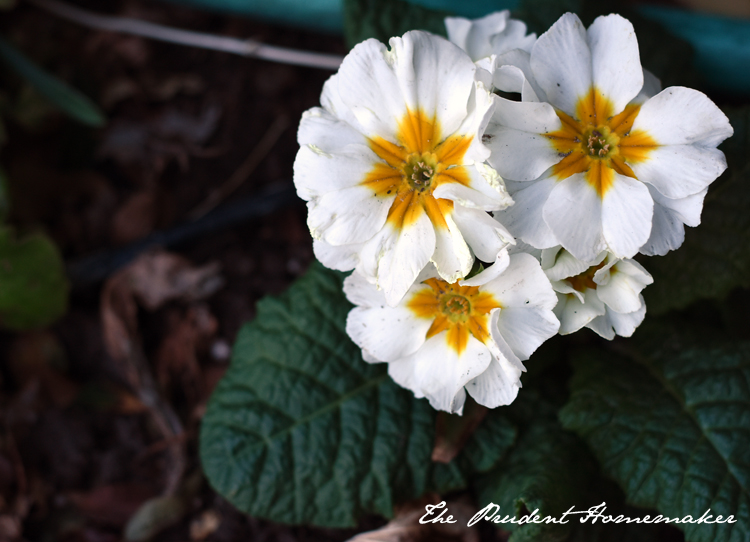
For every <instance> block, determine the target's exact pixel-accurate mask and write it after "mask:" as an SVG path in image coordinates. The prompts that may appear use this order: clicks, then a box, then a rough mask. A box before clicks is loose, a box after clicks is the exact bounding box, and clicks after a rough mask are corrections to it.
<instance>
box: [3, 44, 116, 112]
mask: <svg viewBox="0 0 750 542" xmlns="http://www.w3.org/2000/svg"><path fill="white" fill-rule="evenodd" d="M0 59H2V60H3V61H4V62H5V63H6V64H7V65H8V66H10V67H11V68H12V69H13V70H14V71H16V72H17V73H18V74H19V75H20V76H21V77H23V78H24V79H26V80H27V81H28V82H29V83H31V85H33V86H34V88H36V90H37V91H39V93H40V94H42V95H43V96H44V97H46V98H47V99H48V100H49V101H50V102H52V103H53V104H54V105H55V106H57V107H58V108H59V109H60V110H61V111H63V112H65V113H66V114H67V115H69V116H70V117H72V118H74V119H76V120H77V121H79V122H82V123H83V124H87V125H89V126H103V125H104V123H105V122H106V118H105V116H104V113H103V112H102V111H101V110H100V109H99V107H97V106H96V104H94V102H92V101H91V100H90V99H89V98H87V97H86V96H84V95H83V94H81V93H80V92H78V91H77V90H74V89H72V88H70V87H69V86H68V85H66V84H65V83H63V82H62V81H61V80H60V79H58V78H56V77H53V76H52V75H50V74H48V73H47V72H45V71H44V70H42V69H41V68H40V67H39V66H37V65H36V64H34V63H33V62H32V61H31V60H29V59H28V58H26V56H24V55H23V54H21V53H20V52H19V51H18V50H16V49H15V48H14V47H12V46H11V45H10V44H9V43H8V42H6V41H5V40H3V39H1V38H0Z"/></svg>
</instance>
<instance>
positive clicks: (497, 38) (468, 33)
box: [445, 9, 536, 62]
mask: <svg viewBox="0 0 750 542" xmlns="http://www.w3.org/2000/svg"><path fill="white" fill-rule="evenodd" d="M445 29H446V30H447V32H448V39H449V40H451V41H452V42H453V43H455V44H456V45H458V46H459V47H460V48H461V49H463V50H464V51H466V52H467V53H468V54H469V56H470V57H471V59H472V60H473V61H475V62H476V61H477V60H480V59H482V58H486V57H489V56H491V55H500V54H503V53H507V52H508V51H512V50H513V49H521V50H523V51H526V52H531V47H532V46H533V45H534V42H535V41H536V34H533V33H532V34H526V24H525V23H524V22H523V21H519V20H518V19H511V18H510V11H508V10H507V9H506V10H503V11H497V12H495V13H490V14H489V15H487V16H485V17H482V18H480V19H474V20H471V19H464V18H463V17H446V18H445Z"/></svg>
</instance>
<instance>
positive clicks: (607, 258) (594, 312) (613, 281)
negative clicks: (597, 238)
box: [541, 246, 654, 340]
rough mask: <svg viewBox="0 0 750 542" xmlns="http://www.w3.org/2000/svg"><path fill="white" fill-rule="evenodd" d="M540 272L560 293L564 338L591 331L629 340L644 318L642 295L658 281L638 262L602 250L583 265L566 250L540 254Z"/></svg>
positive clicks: (555, 249)
mask: <svg viewBox="0 0 750 542" xmlns="http://www.w3.org/2000/svg"><path fill="white" fill-rule="evenodd" d="M541 258H542V269H544V273H545V274H546V275H547V278H549V280H550V281H551V282H552V288H553V289H554V290H555V292H557V300H558V301H557V306H555V309H554V310H555V315H556V316H557V317H558V319H559V320H560V335H567V334H569V333H573V332H575V331H578V330H579V329H581V328H582V327H584V326H585V327H587V328H589V329H592V330H593V331H595V332H596V333H597V334H599V335H600V336H602V337H604V338H605V339H609V340H612V339H614V337H615V335H621V336H623V337H630V336H631V335H632V334H633V332H634V331H635V329H636V328H637V327H638V326H639V325H640V324H641V322H643V318H644V317H645V316H646V303H645V302H644V300H643V296H642V295H641V291H642V290H643V289H644V288H645V287H646V286H647V285H649V284H651V283H653V282H654V279H653V278H651V275H650V274H649V273H648V271H646V270H645V269H644V268H643V267H642V266H641V265H640V264H639V263H638V262H636V261H635V260H621V259H619V258H617V257H615V256H614V255H612V254H611V253H609V252H602V253H601V254H599V256H597V257H596V259H595V260H594V261H592V262H583V261H581V260H579V259H577V258H576V257H575V256H573V255H572V254H571V253H570V252H568V251H567V250H565V249H564V248H562V247H560V246H557V247H553V248H548V249H544V250H542V253H541Z"/></svg>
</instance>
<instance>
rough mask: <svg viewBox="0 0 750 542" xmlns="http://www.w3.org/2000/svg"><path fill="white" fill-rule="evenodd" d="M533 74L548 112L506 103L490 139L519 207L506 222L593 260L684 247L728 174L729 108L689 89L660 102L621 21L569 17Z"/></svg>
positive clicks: (536, 105) (535, 56)
mask: <svg viewBox="0 0 750 542" xmlns="http://www.w3.org/2000/svg"><path fill="white" fill-rule="evenodd" d="M525 75H526V76H527V81H526V83H527V85H528V86H529V87H532V90H533V91H534V94H535V95H536V97H537V98H538V99H539V100H541V101H542V102H548V103H541V102H536V101H534V100H533V98H523V99H522V101H521V102H513V101H509V100H505V99H502V98H499V99H498V105H497V108H496V110H495V114H494V116H493V119H492V121H491V122H490V125H489V126H488V128H487V131H486V132H487V133H486V135H485V141H486V142H487V145H488V146H489V147H490V149H491V151H492V156H491V157H490V160H489V162H490V164H491V165H493V166H494V167H495V168H496V169H497V171H498V172H499V173H500V174H501V175H503V177H505V178H506V181H508V182H507V185H508V189H509V191H510V193H511V194H512V196H513V198H514V200H515V202H516V203H515V205H514V207H513V208H511V209H509V210H507V211H504V212H501V213H499V214H496V217H497V218H498V220H500V221H501V222H502V223H503V224H504V225H505V226H506V227H508V229H509V230H510V231H511V233H513V234H514V235H516V236H517V237H520V238H521V239H522V240H524V241H526V242H527V243H529V244H531V245H533V246H535V247H537V248H550V247H553V246H555V245H562V246H563V247H565V248H566V249H567V250H568V251H570V252H571V253H572V254H573V255H574V256H575V257H576V258H579V259H581V260H584V261H592V260H594V259H595V258H596V257H597V256H598V255H599V253H600V252H602V251H604V250H609V251H610V252H612V253H613V254H614V255H615V256H616V257H618V258H630V257H632V256H634V255H635V254H636V253H637V252H638V251H639V249H641V247H643V249H642V250H643V252H645V253H648V254H664V253H666V252H667V251H669V250H671V249H674V248H677V247H678V246H679V245H680V244H681V243H682V239H683V224H687V225H692V226H694V225H697V224H698V223H699V222H700V212H701V209H702V206H703V197H704V195H705V193H706V190H707V187H708V185H709V184H710V183H711V182H713V181H714V180H715V179H716V178H717V177H718V176H719V175H720V174H721V173H722V172H723V171H724V170H725V169H726V161H725V158H724V154H723V153H722V152H721V151H719V150H717V149H716V146H717V145H718V144H719V143H721V142H722V141H723V140H724V139H726V138H727V137H729V136H730V135H732V127H731V126H730V125H729V121H728V120H727V118H726V116H725V115H724V114H723V113H722V112H721V110H719V108H718V107H716V105H715V104H714V103H713V102H712V101H711V100H709V99H708V98H707V97H706V96H705V95H704V94H702V93H700V92H698V91H696V90H691V89H688V88H684V87H670V88H667V89H664V90H663V91H661V92H659V93H658V94H656V95H655V96H653V97H648V96H649V95H650V94H652V93H654V92H655V90H654V87H656V88H658V81H655V78H654V77H653V76H650V75H646V76H644V71H643V69H642V67H641V63H640V58H639V53H638V42H637V41H636V37H635V33H634V31H633V26H632V25H631V24H630V22H628V21H627V20H626V19H623V18H622V17H620V16H619V15H609V16H606V17H598V18H597V19H596V21H594V23H593V24H592V25H591V26H590V27H589V29H588V31H587V30H586V29H585V28H584V27H583V25H582V24H581V21H580V20H579V19H578V17H576V16H575V15H573V14H566V15H564V16H563V17H561V18H560V19H559V20H558V21H557V22H556V23H555V24H554V25H553V26H552V27H551V28H550V30H549V31H548V32H546V33H544V34H543V35H542V36H540V37H539V39H538V40H537V41H536V43H535V44H534V47H533V48H532V50H531V56H530V63H529V66H528V70H527V71H526V72H525ZM644 81H645V84H644ZM529 94H530V93H529ZM509 180H512V181H515V182H511V181H509Z"/></svg>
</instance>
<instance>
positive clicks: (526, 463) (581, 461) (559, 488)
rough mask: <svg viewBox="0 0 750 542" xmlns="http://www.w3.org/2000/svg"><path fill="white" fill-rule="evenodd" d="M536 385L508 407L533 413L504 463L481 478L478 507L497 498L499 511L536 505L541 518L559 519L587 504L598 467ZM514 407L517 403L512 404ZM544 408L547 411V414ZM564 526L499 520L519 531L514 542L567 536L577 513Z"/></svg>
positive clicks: (515, 512)
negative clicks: (519, 524) (568, 430)
mask: <svg viewBox="0 0 750 542" xmlns="http://www.w3.org/2000/svg"><path fill="white" fill-rule="evenodd" d="M536 395H537V392H536V390H530V389H527V387H524V389H523V390H521V394H519V397H518V398H517V399H516V401H515V402H514V403H513V405H511V407H510V409H513V410H516V411H518V410H520V409H530V410H533V411H534V412H535V416H534V417H533V418H532V419H531V420H529V424H528V428H527V430H526V431H524V432H523V433H522V434H521V436H520V437H519V440H518V443H517V444H516V445H515V446H513V448H512V449H511V450H510V452H509V453H508V455H507V456H506V458H505V459H504V460H503V461H502V462H501V463H500V465H499V466H498V467H497V468H496V469H494V470H493V471H492V472H490V473H489V474H487V475H486V476H482V477H481V478H479V480H478V481H477V490H478V501H479V504H480V506H484V505H486V504H487V503H490V502H493V503H495V504H498V505H500V512H499V513H500V514H501V515H502V516H503V517H505V516H506V515H509V516H515V517H521V516H522V515H523V514H527V513H529V512H533V511H535V510H538V511H539V512H538V515H539V516H540V517H541V518H544V517H546V516H551V517H555V518H560V517H561V516H562V514H563V513H564V512H565V511H566V510H568V509H569V508H570V507H571V506H576V508H577V509H585V508H587V506H583V505H584V504H587V503H586V502H585V500H584V497H585V493H586V491H587V488H588V485H589V483H590V482H591V479H592V477H593V475H594V474H595V472H596V463H595V461H594V460H593V458H592V457H591V455H590V453H588V451H587V450H586V446H585V445H584V444H583V443H582V442H580V441H579V439H578V437H576V436H575V435H573V434H572V433H568V432H566V431H563V429H562V427H560V425H559V423H558V422H557V420H555V418H554V411H549V405H546V404H545V402H544V401H542V400H541V399H540V398H539V397H537V396H536ZM514 407H515V408H514ZM545 410H548V412H546V413H545ZM568 520H569V523H567V524H564V525H551V524H541V525H540V524H533V523H532V524H527V525H523V526H520V527H519V526H517V525H515V524H513V523H505V524H502V523H501V524H498V525H497V526H498V527H501V528H503V529H506V530H513V531H515V532H514V533H513V535H512V536H511V538H510V540H511V542H520V541H534V540H545V541H549V542H556V541H565V540H568V539H569V537H570V535H571V533H572V531H573V528H574V527H575V524H576V522H577V520H576V518H573V517H571V518H568Z"/></svg>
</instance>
